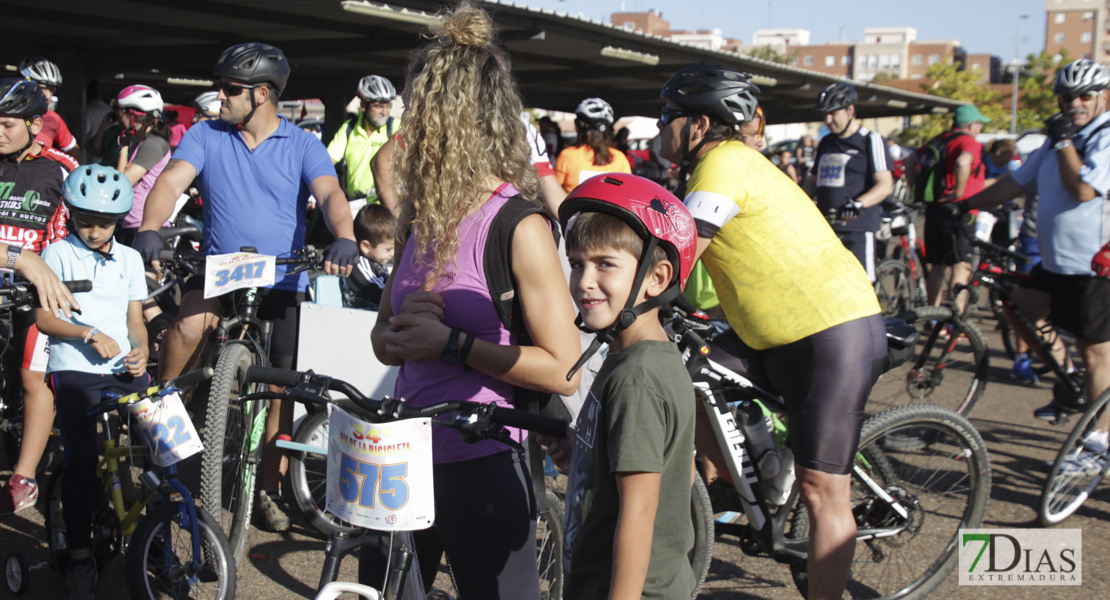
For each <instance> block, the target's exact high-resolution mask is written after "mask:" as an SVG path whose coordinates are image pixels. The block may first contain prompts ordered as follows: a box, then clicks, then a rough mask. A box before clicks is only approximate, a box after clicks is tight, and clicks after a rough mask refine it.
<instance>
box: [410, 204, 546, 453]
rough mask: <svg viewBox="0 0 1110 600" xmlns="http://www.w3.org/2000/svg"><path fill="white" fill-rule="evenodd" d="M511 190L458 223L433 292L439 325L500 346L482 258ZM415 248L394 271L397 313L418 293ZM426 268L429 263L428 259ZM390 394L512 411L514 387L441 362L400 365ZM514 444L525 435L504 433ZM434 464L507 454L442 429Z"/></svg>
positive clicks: (504, 341)
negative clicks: (452, 256) (451, 259)
mask: <svg viewBox="0 0 1110 600" xmlns="http://www.w3.org/2000/svg"><path fill="white" fill-rule="evenodd" d="M517 193H518V192H517V190H516V188H514V187H513V186H512V185H510V184H507V183H506V184H504V185H502V186H501V187H500V188H498V190H497V191H496V192H495V193H494V194H493V195H492V196H490V199H489V200H488V201H486V203H485V204H484V205H483V206H482V207H481V208H479V209H478V210H476V211H474V212H473V213H471V214H470V215H468V216H467V217H466V218H465V219H463V221H462V223H461V224H460V226H459V251H458V254H457V255H456V260H455V263H454V264H453V265H451V266H449V267H448V272H449V275H448V276H446V277H443V278H441V279H440V280H439V281H438V282H437V283H436V285H435V287H434V288H433V291H435V292H436V293H437V294H439V295H440V296H442V297H443V304H444V307H443V324H444V325H447V326H448V327H458V328H459V329H461V330H462V331H463V332H465V333H467V334H469V335H474V336H476V337H477V339H480V340H486V341H489V342H494V343H496V344H501V345H512V344H514V343H515V339H514V336H512V334H511V333H510V332H509V331H508V330H507V329H505V328H504V326H503V325H502V324H501V319H500V318H499V317H498V316H497V309H496V308H494V305H493V300H492V299H491V298H490V295H489V285H488V284H487V283H486V275H485V269H484V259H483V256H484V254H485V248H486V238H487V235H488V233H489V230H490V227H491V226H492V224H493V219H494V217H495V216H497V213H498V211H500V210H501V207H502V206H504V205H505V202H506V201H507V200H508V199H509V198H511V197H513V196H515V195H516V194H517ZM414 247H415V244H405V250H404V253H403V254H402V255H401V260H400V262H399V263H397V266H396V268H395V270H394V271H393V275H392V277H393V291H392V295H391V296H390V302H391V303H392V305H393V306H394V307H395V310H396V309H397V308H399V307H400V306H401V305H402V304H403V303H404V300H405V296H407V295H408V294H409V293H410V292H414V291H417V290H419V289H420V287H421V286H422V285H423V284H424V280H425V276H426V275H427V273H428V272H429V271H430V270H431V267H430V264H418V263H419V261H416V260H415V257H414V256H413V254H414ZM427 262H428V263H430V262H431V259H430V257H429V259H428V261H427ZM394 395H395V396H396V397H399V398H405V399H406V400H408V401H409V403H410V404H412V405H413V406H429V405H432V404H436V403H437V402H445V401H460V400H469V401H472V402H482V403H496V404H498V405H499V406H504V407H507V408H513V404H512V400H513V395H514V387H513V386H512V385H511V384H509V383H506V382H504V381H502V380H500V379H497V378H496V377H492V376H490V375H486V374H485V373H482V372H480V371H476V370H475V371H470V372H465V371H464V370H463V365H448V364H446V363H444V362H443V361H440V360H432V361H429V362H426V363H415V362H405V363H404V364H403V365H401V370H400V373H399V375H398V377H397V385H396V387H395V388H394ZM509 431H510V433H511V435H512V438H513V439H514V440H517V441H518V442H519V441H522V440H523V439H524V436H525V432H523V431H521V430H518V429H510V430H509ZM432 445H433V460H434V462H436V463H450V462H458V461H462V460H469V459H473V458H479V457H482V456H488V455H490V454H495V453H497V452H502V451H504V450H507V449H508V447H507V446H505V445H504V444H502V443H500V442H494V441H489V440H487V441H482V442H478V443H476V444H467V443H465V442H463V441H462V440H461V439H459V436H458V434H456V433H455V432H454V431H453V430H450V429H448V428H446V427H439V426H433V427H432Z"/></svg>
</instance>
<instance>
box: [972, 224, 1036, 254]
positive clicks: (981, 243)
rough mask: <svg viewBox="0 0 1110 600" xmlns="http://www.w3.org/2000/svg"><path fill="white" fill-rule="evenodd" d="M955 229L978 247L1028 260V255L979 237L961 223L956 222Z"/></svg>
mask: <svg viewBox="0 0 1110 600" xmlns="http://www.w3.org/2000/svg"><path fill="white" fill-rule="evenodd" d="M956 231H957V232H958V233H959V234H960V235H963V236H964V237H965V238H967V240H968V241H969V242H971V245H972V246H977V247H979V248H982V249H984V250H987V251H989V252H990V253H991V254H997V255H1002V256H1006V257H1009V258H1012V259H1014V260H1020V261H1022V262H1029V257H1028V256H1026V255H1024V254H1020V253H1018V252H1014V251H1012V250H1010V249H1009V248H1003V247H1002V246H999V245H998V244H994V243H991V242H988V241H985V240H981V239H979V238H978V237H976V236H975V234H973V233H971V232H970V231H968V230H967V227H965V226H964V225H963V224H962V223H956Z"/></svg>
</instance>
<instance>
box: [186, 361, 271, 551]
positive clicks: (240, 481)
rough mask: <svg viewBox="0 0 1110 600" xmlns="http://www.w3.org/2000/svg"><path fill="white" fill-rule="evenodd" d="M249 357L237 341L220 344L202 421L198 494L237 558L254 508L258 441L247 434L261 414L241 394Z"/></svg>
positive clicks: (246, 389)
mask: <svg viewBox="0 0 1110 600" xmlns="http://www.w3.org/2000/svg"><path fill="white" fill-rule="evenodd" d="M254 363H255V358H254V355H253V354H252V353H251V351H250V349H249V348H247V347H246V346H244V345H242V344H229V345H227V346H225V347H224V348H223V350H222V351H221V352H220V356H219V360H217V361H216V374H215V376H214V377H213V378H212V384H211V391H210V393H209V396H208V409H207V414H206V415H205V421H204V453H203V456H202V458H201V473H200V491H201V494H200V497H201V501H202V504H203V506H204V509H205V510H206V511H208V513H209V514H210V515H212V516H213V517H214V518H216V521H217V523H219V525H220V529H221V530H222V531H223V532H224V533H226V534H227V537H228V540H230V542H231V550H232V556H234V560H235V562H236V563H238V562H239V561H240V560H241V559H242V558H243V552H244V551H245V550H246V547H247V539H248V537H249V534H250V520H251V510H252V509H253V508H254V487H255V472H256V470H257V468H258V464H257V462H256V461H254V460H251V459H250V454H251V452H252V448H254V447H255V445H257V444H260V443H261V442H259V441H258V440H253V442H252V439H251V435H252V432H253V431H254V430H255V421H256V420H257V419H259V418H264V417H265V413H264V411H263V407H262V403H261V402H256V401H246V402H244V401H243V400H242V399H241V396H243V395H245V394H248V393H250V391H251V389H250V387H251V386H250V384H249V382H248V381H247V369H249V368H250V366H251V365H252V364H254Z"/></svg>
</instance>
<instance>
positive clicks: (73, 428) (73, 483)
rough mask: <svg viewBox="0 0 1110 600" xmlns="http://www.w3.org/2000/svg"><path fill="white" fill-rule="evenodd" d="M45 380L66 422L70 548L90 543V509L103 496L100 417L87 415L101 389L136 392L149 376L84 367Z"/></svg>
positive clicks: (64, 481)
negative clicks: (84, 369) (98, 473)
mask: <svg viewBox="0 0 1110 600" xmlns="http://www.w3.org/2000/svg"><path fill="white" fill-rule="evenodd" d="M46 384H47V385H48V386H50V390H51V391H52V392H54V404H55V405H56V406H57V409H58V416H59V417H60V419H61V423H62V443H63V445H64V447H65V462H64V463H63V469H64V471H65V476H64V477H63V478H62V506H63V507H64V509H65V510H64V511H63V514H64V515H65V522H66V539H67V543H68V544H69V548H70V549H72V550H80V549H83V548H88V547H89V538H90V535H91V532H92V514H93V509H94V508H96V506H97V503H98V502H99V500H100V493H101V491H99V490H98V489H97V483H96V463H97V462H98V456H99V454H100V447H99V445H98V442H97V436H96V421H97V417H90V416H88V415H87V414H86V411H88V410H89V409H90V408H92V407H93V406H95V405H97V404H99V403H100V392H101V391H102V390H107V389H112V390H116V391H122V392H125V393H132V392H138V391H140V390H143V389H146V388H147V387H149V386H150V376H149V375H146V374H143V375H142V376H140V377H132V376H130V375H101V374H98V373H82V372H80V371H55V372H53V373H51V374H50V375H48V376H47V378H46Z"/></svg>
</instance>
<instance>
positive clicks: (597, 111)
mask: <svg viewBox="0 0 1110 600" xmlns="http://www.w3.org/2000/svg"><path fill="white" fill-rule="evenodd" d="M574 114H576V115H578V116H579V117H582V118H583V119H586V120H588V121H603V122H605V123H608V124H609V125H612V124H613V107H612V106H609V103H608V102H606V101H604V100H602V99H601V98H586V99H585V100H583V101H582V102H580V103H579V104H578V108H577V109H575V110H574Z"/></svg>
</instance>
